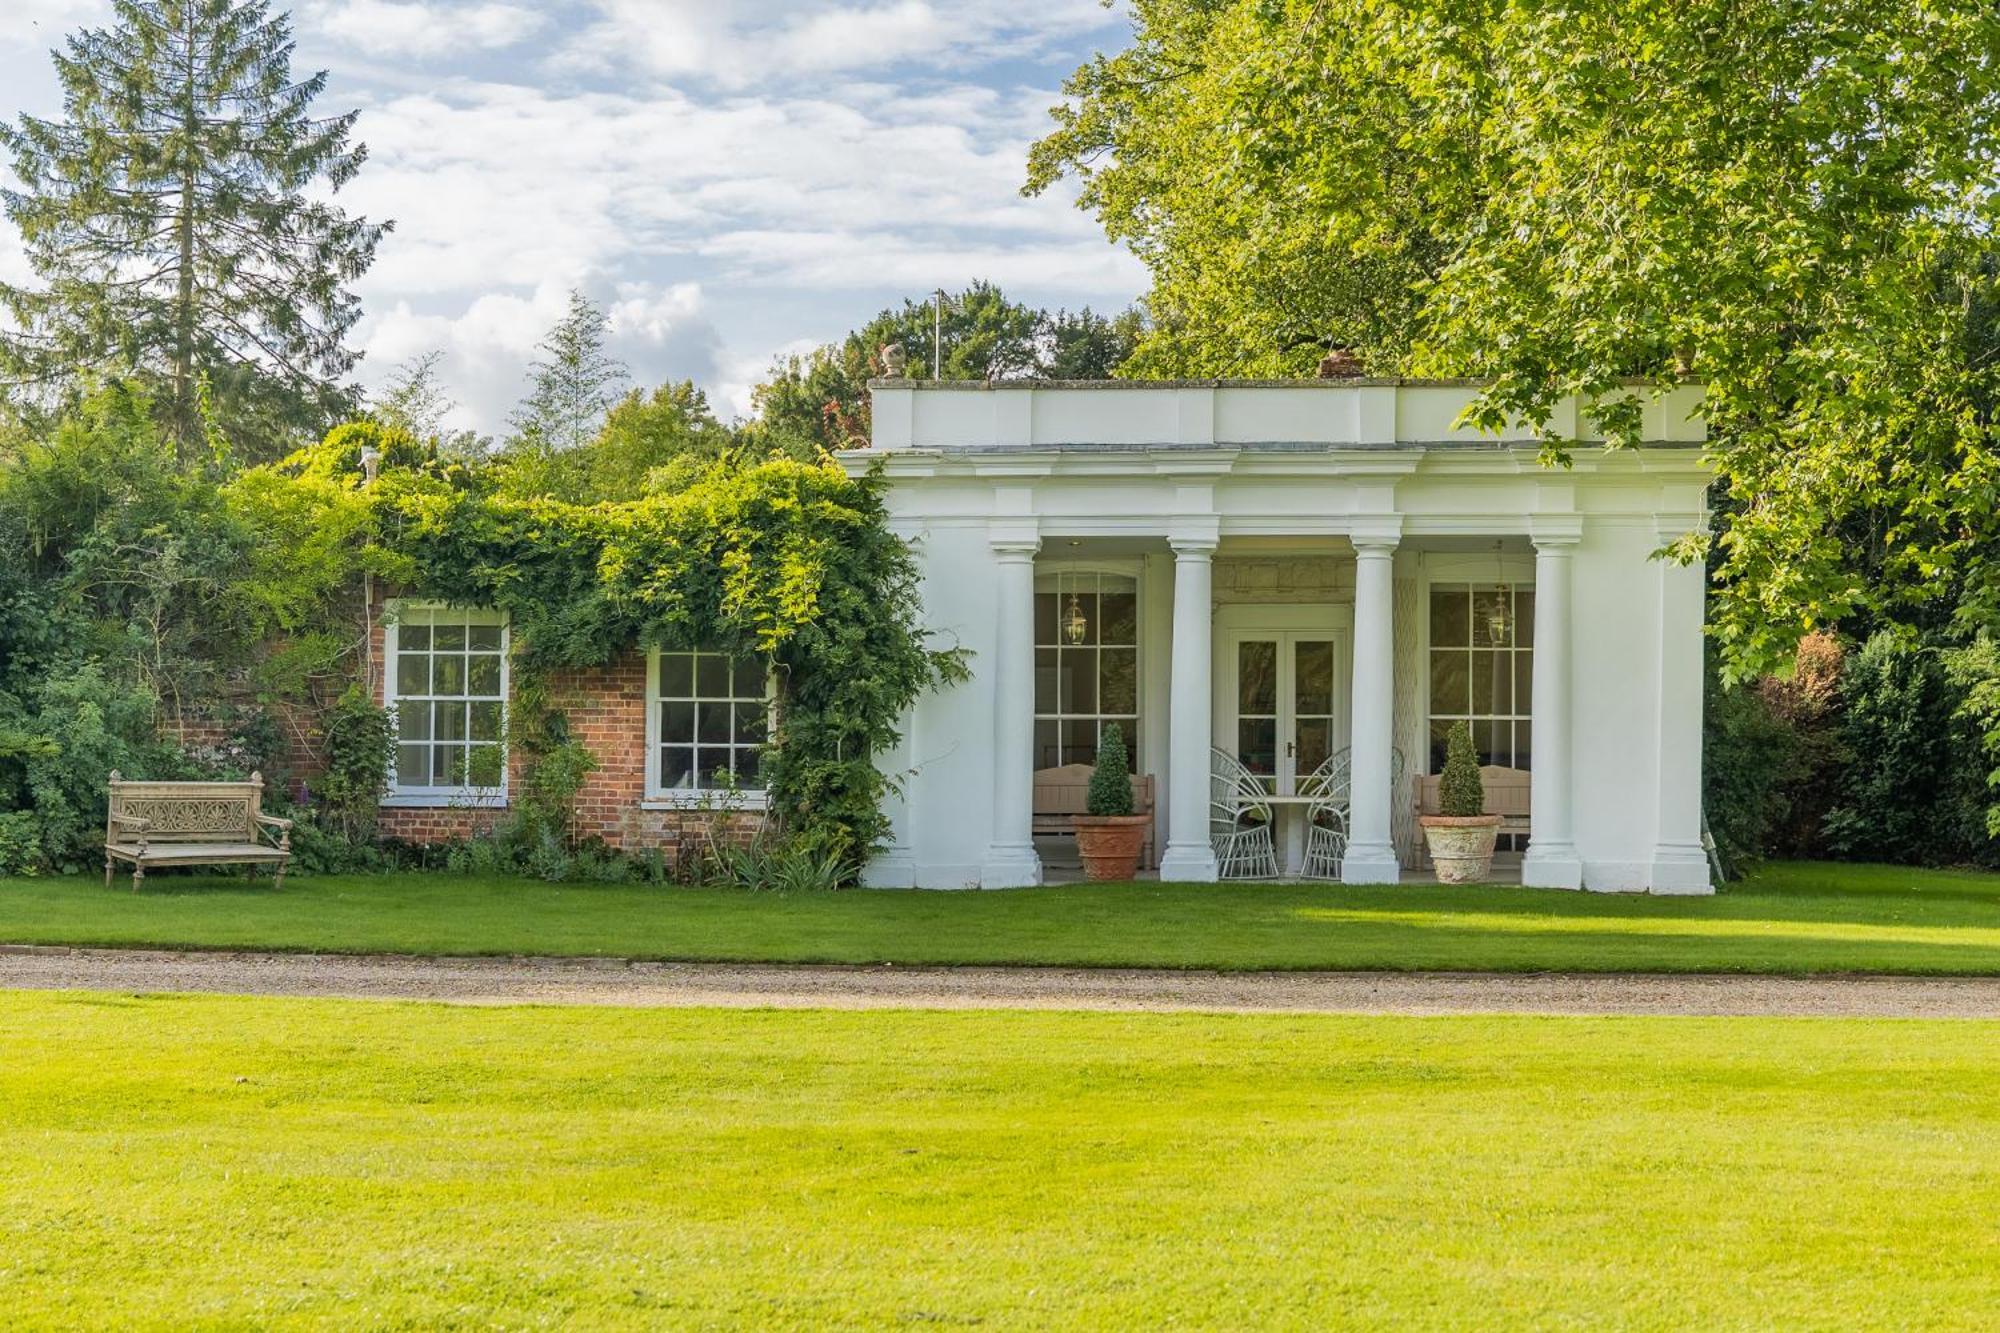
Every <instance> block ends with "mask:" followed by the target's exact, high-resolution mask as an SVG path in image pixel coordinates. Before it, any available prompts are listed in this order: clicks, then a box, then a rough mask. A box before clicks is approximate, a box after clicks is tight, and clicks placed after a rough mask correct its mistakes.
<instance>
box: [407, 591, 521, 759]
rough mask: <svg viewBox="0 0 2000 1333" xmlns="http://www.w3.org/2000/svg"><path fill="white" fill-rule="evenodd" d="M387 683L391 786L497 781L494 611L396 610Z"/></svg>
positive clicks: (500, 684)
mask: <svg viewBox="0 0 2000 1333" xmlns="http://www.w3.org/2000/svg"><path fill="white" fill-rule="evenodd" d="M390 642H391V661H390V663H389V686H390V691H391V696H392V697H391V702H392V704H393V706H394V708H395V713H396V781H395V787H396V790H397V791H398V792H399V793H403V794H419V793H440V794H450V795H463V794H470V793H476V792H480V791H495V790H498V789H499V788H501V787H502V786H503V785H504V783H505V778H506V759H505V756H506V751H505V745H504V742H503V739H502V736H503V731H504V727H505V711H504V710H505V707H506V698H507V670H506V657H507V626H506V622H505V620H504V619H503V618H502V617H501V615H500V614H499V613H498V612H495V611H466V610H458V609H455V608H450V607H412V608H406V609H403V610H401V611H399V612H398V613H397V617H396V622H395V625H394V627H393V631H392V636H391V640H390Z"/></svg>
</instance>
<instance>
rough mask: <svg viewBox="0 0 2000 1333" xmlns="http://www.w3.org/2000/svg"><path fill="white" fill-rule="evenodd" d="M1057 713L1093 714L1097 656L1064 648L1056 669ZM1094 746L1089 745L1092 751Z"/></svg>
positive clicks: (1084, 651) (1095, 704)
mask: <svg viewBox="0 0 2000 1333" xmlns="http://www.w3.org/2000/svg"><path fill="white" fill-rule="evenodd" d="M1056 700H1057V705H1058V707H1057V711H1059V712H1062V713H1066V714H1075V713H1095V712H1096V711H1097V654H1096V653H1094V652H1091V651H1089V650H1086V649H1077V648H1065V649H1063V650H1062V658H1061V663H1060V665H1059V666H1058V667H1057V669H1056ZM1095 746H1096V742H1094V741H1093V742H1092V748H1095Z"/></svg>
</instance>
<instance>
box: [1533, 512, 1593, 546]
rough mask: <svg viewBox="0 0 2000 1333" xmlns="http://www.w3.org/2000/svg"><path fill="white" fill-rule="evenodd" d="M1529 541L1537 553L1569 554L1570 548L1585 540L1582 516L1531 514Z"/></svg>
mask: <svg viewBox="0 0 2000 1333" xmlns="http://www.w3.org/2000/svg"><path fill="white" fill-rule="evenodd" d="M1528 540H1529V541H1531V542H1533V543H1534V544H1535V549H1536V550H1537V551H1545V552H1550V553H1556V552H1562V553H1564V554H1567V552H1568V548H1569V547H1572V546H1574V545H1576V544H1577V543H1578V542H1580V541H1582V540H1583V515H1581V514H1531V515H1529V516H1528Z"/></svg>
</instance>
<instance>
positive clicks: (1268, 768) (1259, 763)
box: [1236, 717, 1278, 777]
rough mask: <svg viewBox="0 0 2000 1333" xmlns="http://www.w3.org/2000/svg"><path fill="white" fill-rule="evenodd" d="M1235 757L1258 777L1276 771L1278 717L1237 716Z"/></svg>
mask: <svg viewBox="0 0 2000 1333" xmlns="http://www.w3.org/2000/svg"><path fill="white" fill-rule="evenodd" d="M1236 757H1237V758H1238V759H1240V760H1242V761H1243V766H1244V767H1245V768H1247V769H1249V770H1250V771H1251V772H1252V773H1255V774H1257V775H1259V776H1260V777H1269V776H1271V775H1272V774H1274V773H1276V772H1277V771H1278V719H1276V718H1274V717H1246V718H1239V719H1238V720H1237V723H1236Z"/></svg>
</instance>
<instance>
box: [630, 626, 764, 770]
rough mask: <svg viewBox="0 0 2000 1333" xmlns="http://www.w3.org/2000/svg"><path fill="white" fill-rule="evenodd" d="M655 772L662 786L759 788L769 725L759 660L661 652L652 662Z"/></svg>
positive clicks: (762, 671)
mask: <svg viewBox="0 0 2000 1333" xmlns="http://www.w3.org/2000/svg"><path fill="white" fill-rule="evenodd" d="M652 707H653V728H652V730H653V761H652V763H653V774H652V778H653V781H652V784H651V785H652V787H653V790H655V791H658V792H729V791H734V792H755V791H758V790H760V789H761V788H762V786H763V783H762V782H761V780H760V779H759V776H758V771H759V760H760V758H761V756H762V752H763V746H764V742H765V740H766V738H767V736H768V734H769V730H770V714H771V702H770V692H769V688H768V686H767V684H766V681H765V673H764V663H763V661H762V660H761V659H759V658H754V657H739V658H733V659H732V658H731V657H730V656H729V655H728V654H726V653H712V652H662V653H660V654H659V655H658V657H657V658H656V659H655V662H654V666H653V699H652Z"/></svg>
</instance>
